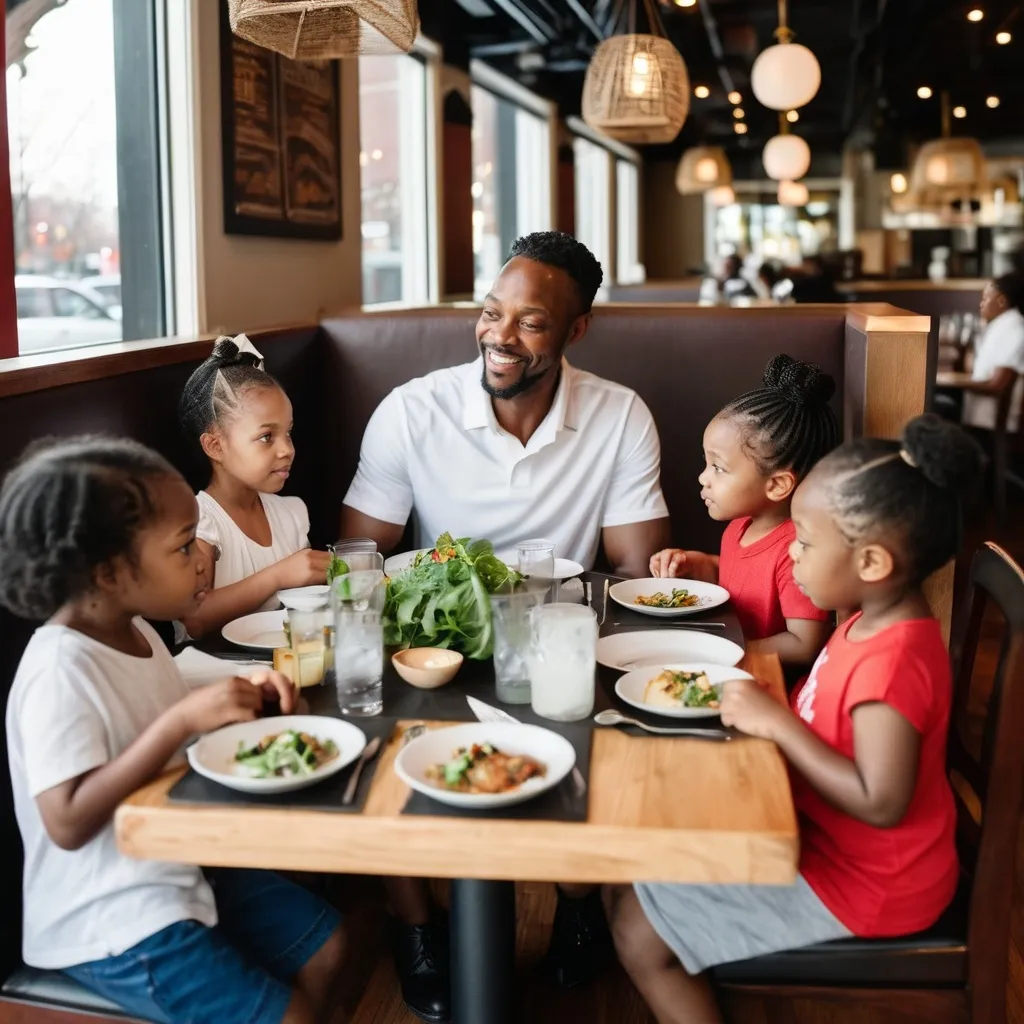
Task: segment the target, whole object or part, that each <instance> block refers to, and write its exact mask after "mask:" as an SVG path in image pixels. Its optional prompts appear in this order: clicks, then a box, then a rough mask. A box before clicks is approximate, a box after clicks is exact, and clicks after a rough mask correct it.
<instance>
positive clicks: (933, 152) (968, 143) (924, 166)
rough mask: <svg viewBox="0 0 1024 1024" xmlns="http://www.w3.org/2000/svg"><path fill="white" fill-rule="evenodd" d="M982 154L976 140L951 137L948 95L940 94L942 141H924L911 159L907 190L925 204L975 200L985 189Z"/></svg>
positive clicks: (985, 172) (985, 177) (941, 204)
mask: <svg viewBox="0 0 1024 1024" xmlns="http://www.w3.org/2000/svg"><path fill="white" fill-rule="evenodd" d="M987 184H988V172H987V170H986V167H985V154H984V153H983V152H982V149H981V146H980V145H979V144H978V140H977V139H969V138H951V121H950V117H949V93H946V92H944V93H943V94H942V138H941V139H933V140H932V141H931V142H926V143H925V144H924V145H923V146H922V147H921V148H920V149H919V150H918V152H917V156H916V157H915V158H914V166H913V170H912V171H911V173H910V191H911V192H912V193H914V195H916V196H917V197H918V199H919V200H920V201H921V202H923V203H925V204H932V205H936V206H943V205H946V204H948V203H954V202H958V201H960V200H963V199H971V198H976V197H978V196H979V195H981V193H982V192H984V191H985V190H986V188H987Z"/></svg>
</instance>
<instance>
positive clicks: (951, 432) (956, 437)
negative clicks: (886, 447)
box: [900, 412, 985, 499]
mask: <svg viewBox="0 0 1024 1024" xmlns="http://www.w3.org/2000/svg"><path fill="white" fill-rule="evenodd" d="M900 445H901V446H902V448H903V451H905V452H906V453H907V455H908V456H909V457H910V459H911V460H912V462H913V465H914V466H915V467H916V468H917V469H918V470H919V471H920V472H921V473H922V474H923V475H924V477H925V479H926V480H928V481H930V482H931V483H933V484H935V486H936V487H941V488H942V489H943V490H944V491H956V492H957V493H958V494H959V495H960V497H961V499H966V498H969V497H970V495H971V492H972V491H973V490H974V488H975V487H976V486H977V484H978V480H979V478H980V477H981V472H982V469H983V467H984V461H985V456H984V453H983V452H982V450H981V447H980V445H979V444H978V442H977V441H975V440H974V438H973V437H971V436H970V435H969V434H967V433H966V432H965V431H964V430H962V429H961V428H960V427H958V426H957V425H956V424H955V423H950V422H948V421H947V420H944V419H942V418H941V417H939V416H936V415H935V413H931V412H929V413H925V414H924V415H923V416H917V417H915V418H914V419H912V420H911V421H910V422H909V423H908V424H907V425H906V426H905V427H904V428H903V435H902V437H901V438H900Z"/></svg>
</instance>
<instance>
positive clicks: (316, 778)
mask: <svg viewBox="0 0 1024 1024" xmlns="http://www.w3.org/2000/svg"><path fill="white" fill-rule="evenodd" d="M289 729H294V730H295V731H296V732H304V733H308V734H309V735H310V736H313V737H315V738H316V739H318V740H321V741H323V740H332V741H333V742H334V745H335V746H336V747H337V748H338V756H337V757H336V758H335V759H334V760H333V761H328V762H327V764H325V765H323V766H321V767H320V768H317V769H316V771H314V772H312V773H311V774H309V775H289V776H283V777H279V776H272V777H271V778H268V779H254V778H252V776H250V775H245V774H242V773H241V772H242V769H241V766H240V765H239V764H238V763H237V762H236V761H235V754H237V753H238V749H239V746H240V745H244V746H245V747H252V746H255V744H257V743H258V742H259V741H260V740H261V739H263V737H264V736H271V735H276V734H277V733H279V732H286V731H287V730H289ZM365 746H366V735H365V734H364V733H363V730H362V729H359V728H357V727H356V726H354V725H353V724H352V723H351V722H346V721H344V720H343V719H341V718H326V717H324V716H322V715H281V716H280V717H279V718H259V719H257V720H256V721H255V722H239V723H237V724H236V725H228V726H225V727H224V728H223V729H218V730H217V731H216V732H211V733H208V734H207V735H206V736H202V737H200V738H199V739H198V740H196V742H195V743H193V744H192V746H191V747H189V748H188V763H189V764H190V765H191V766H192V768H193V769H194V770H195V771H196V772H198V773H199V774H200V775H203V776H205V777H206V778H208V779H212V780H213V781H214V782H219V783H220V784H221V785H222V786H227V787H228V789H237V790H239V792H242V793H288V792H291V791H292V790H296V789H305V788H306V787H307V786H312V785H315V784H316V783H317V782H320V781H321V780H322V779H326V778H329V777H330V776H332V775H334V774H336V773H337V772H340V771H341V769H342V768H344V767H345V766H346V765H348V764H351V763H352V762H353V761H354V760H355V759H356V758H357V757H358V756H359V755H360V754H361V753H362V752H363V747H365Z"/></svg>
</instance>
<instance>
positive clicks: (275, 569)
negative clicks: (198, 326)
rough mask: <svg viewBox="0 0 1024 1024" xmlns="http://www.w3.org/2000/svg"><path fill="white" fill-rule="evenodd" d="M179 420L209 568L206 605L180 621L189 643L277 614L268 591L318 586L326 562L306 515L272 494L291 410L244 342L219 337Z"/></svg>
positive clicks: (290, 450)
mask: <svg viewBox="0 0 1024 1024" xmlns="http://www.w3.org/2000/svg"><path fill="white" fill-rule="evenodd" d="M179 415H180V417H181V423H182V426H183V428H184V429H185V431H186V433H187V435H188V436H189V437H191V438H194V439H195V441H196V442H197V443H198V444H199V445H200V446H201V447H202V449H203V452H204V453H205V455H206V457H207V458H208V459H209V460H210V467H211V470H212V473H211V477H210V483H209V485H208V486H207V488H206V490H204V491H200V492H199V494H198V495H197V498H198V501H199V527H198V529H197V531H196V538H197V543H198V545H199V549H200V551H201V552H202V554H203V555H205V556H206V560H207V562H208V564H209V565H210V566H211V570H210V572H211V576H212V579H211V580H210V581H209V585H210V590H209V594H208V596H207V599H206V600H205V601H204V602H203V604H202V605H201V606H200V607H199V610H198V611H196V613H195V614H194V615H192V616H191V617H190V618H189V619H187V620H185V622H184V623H183V625H184V628H185V629H186V630H187V631H188V635H189V636H191V637H194V638H198V637H201V636H203V635H204V634H206V633H210V632H213V631H216V630H219V629H220V628H221V627H222V626H223V625H224V624H225V623H228V622H230V621H231V620H232V619H237V618H238V617H239V616H242V615H248V614H249V613H250V612H256V611H263V610H268V609H273V608H278V607H280V604H279V602H278V600H277V592H278V591H279V590H286V589H288V588H290V587H305V586H311V585H314V584H318V583H325V582H326V580H327V566H328V563H329V562H330V556H329V555H328V553H327V552H326V551H311V550H310V548H309V539H308V533H309V512H308V511H307V510H306V506H305V503H304V502H303V501H302V499H301V498H294V497H288V498H285V497H282V496H281V495H280V494H279V493H278V492H279V491H280V490H281V489H282V488H283V487H284V485H285V483H286V482H287V480H288V475H289V473H290V472H291V468H292V462H293V460H294V458H295V446H294V445H293V444H292V438H291V430H292V403H291V402H290V401H289V400H288V396H287V395H286V394H285V393H284V391H283V390H282V388H281V385H280V384H278V382H277V381H276V380H275V379H274V378H273V377H271V376H270V374H269V373H267V372H266V371H265V370H264V369H263V357H262V356H261V355H260V354H259V352H257V351H256V349H255V348H254V347H253V346H252V343H251V342H250V341H249V339H248V338H246V337H245V336H244V335H239V337H238V338H236V339H235V340H234V341H232V340H231V339H230V338H221V339H220V340H219V341H218V342H217V344H216V346H215V347H214V350H213V354H212V355H211V356H210V358H209V359H207V360H206V362H204V363H203V364H202V366H200V367H199V368H198V369H197V370H196V371H195V372H194V373H193V374H192V376H191V377H189V379H188V383H187V384H186V385H185V390H184V392H183V393H182V396H181V402H180V405H179Z"/></svg>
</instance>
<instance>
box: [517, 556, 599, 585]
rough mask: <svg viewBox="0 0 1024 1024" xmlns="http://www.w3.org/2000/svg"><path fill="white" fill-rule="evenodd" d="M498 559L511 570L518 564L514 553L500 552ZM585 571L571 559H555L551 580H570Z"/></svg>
mask: <svg viewBox="0 0 1024 1024" xmlns="http://www.w3.org/2000/svg"><path fill="white" fill-rule="evenodd" d="M498 557H499V558H500V559H501V560H502V561H503V562H504V563H505V564H506V565H508V566H511V567H512V568H513V569H514V568H515V567H516V566H517V565H518V564H519V563H518V560H517V559H516V553H515V552H514V551H512V552H508V551H502V552H501V553H500V554H499V555H498ZM585 571H586V570H585V569H584V568H583V566H582V565H580V563H579V562H574V561H573V560H572V559H571V558H556V559H555V569H554V572H553V573H552V574H551V579H553V580H559V581H561V580H571V579H572V578H573V577H574V576H581V575H582V574H583V573H584V572H585Z"/></svg>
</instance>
